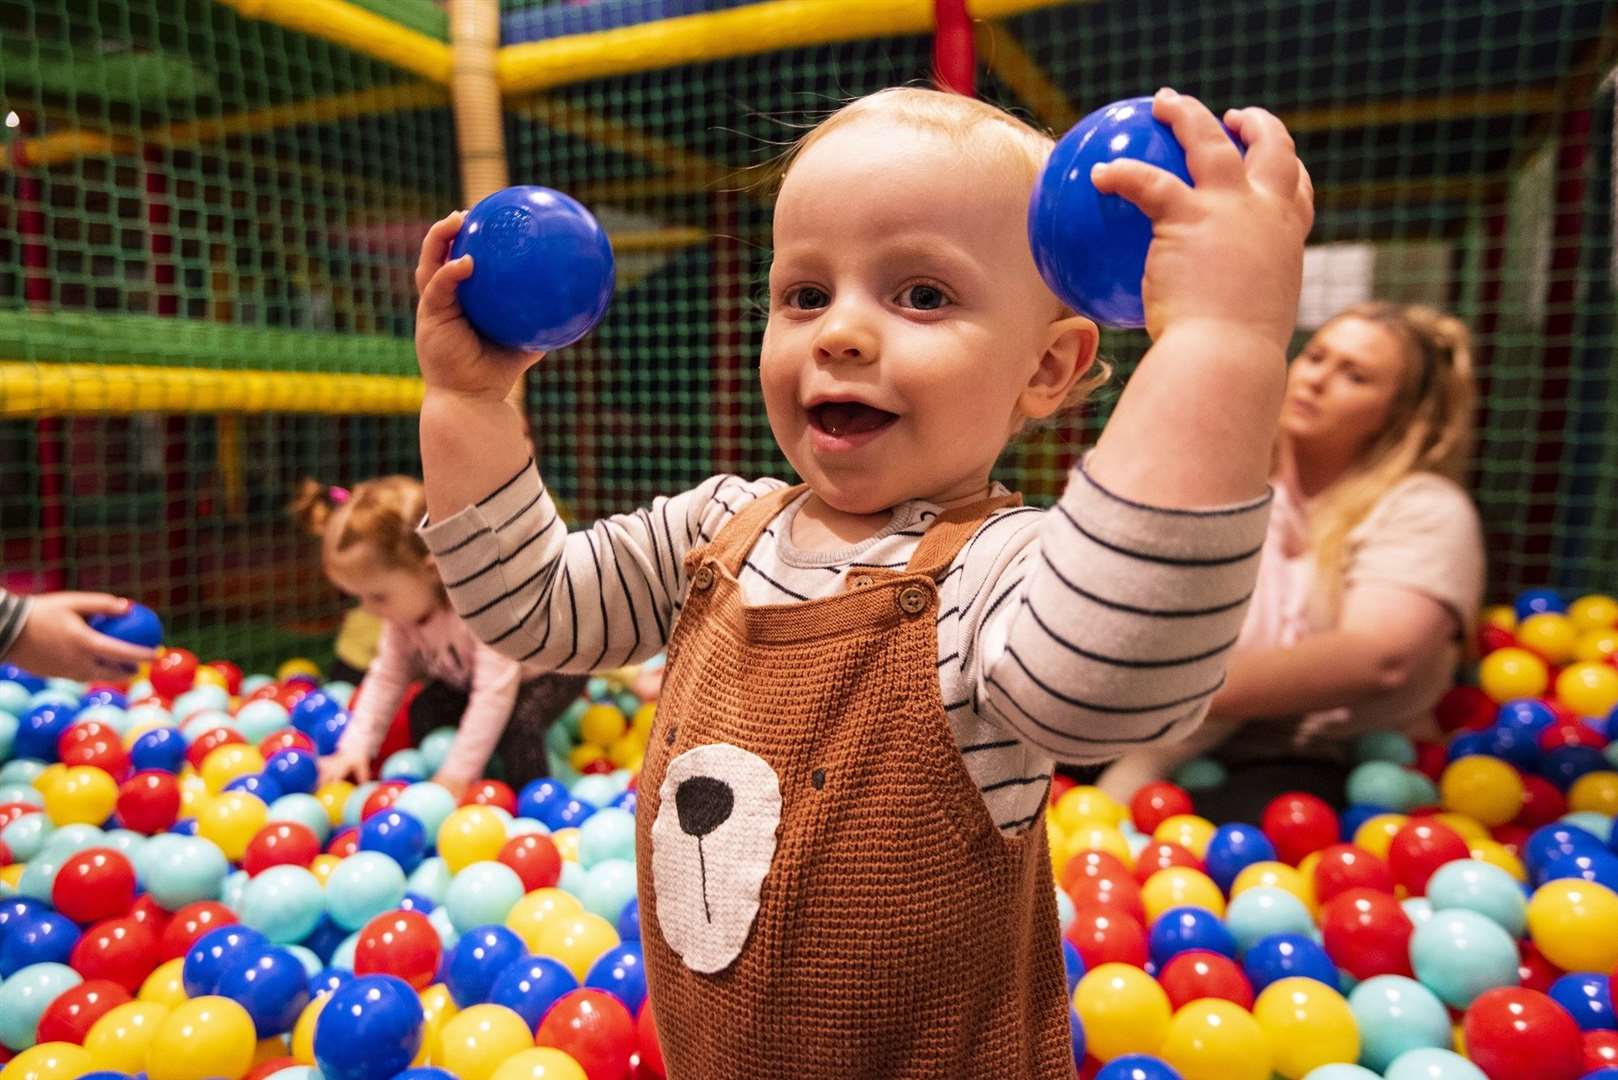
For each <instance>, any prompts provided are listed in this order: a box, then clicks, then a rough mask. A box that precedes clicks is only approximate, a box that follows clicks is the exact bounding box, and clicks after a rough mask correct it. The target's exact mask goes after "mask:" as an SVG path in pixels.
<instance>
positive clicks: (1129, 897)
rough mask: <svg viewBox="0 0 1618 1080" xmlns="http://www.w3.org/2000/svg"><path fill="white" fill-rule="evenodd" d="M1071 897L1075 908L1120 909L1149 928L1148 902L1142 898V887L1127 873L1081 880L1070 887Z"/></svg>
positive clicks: (1075, 881)
mask: <svg viewBox="0 0 1618 1080" xmlns="http://www.w3.org/2000/svg"><path fill="white" fill-rule="evenodd" d="M1067 895H1068V899H1069V900H1072V901H1073V907H1074V908H1075V909H1078V908H1083V907H1110V908H1117V909H1118V910H1119V911H1125V912H1128V913H1129V914H1130V915H1133V916H1134V917H1135V918H1136V920H1138V921H1139V922H1140V924H1141V925H1142V926H1145V925H1146V901H1145V900H1144V899H1143V898H1142V896H1141V887H1140V884H1139V882H1137V881H1136V880H1135V879H1134V878H1132V877H1130V876H1129V875H1128V874H1127V873H1124V874H1096V875H1094V876H1092V877H1081V878H1077V879H1075V880H1074V882H1073V884H1072V885H1071V886H1070V887H1069V888H1068V890H1067Z"/></svg>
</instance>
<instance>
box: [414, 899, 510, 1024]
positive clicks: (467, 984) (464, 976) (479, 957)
mask: <svg viewBox="0 0 1618 1080" xmlns="http://www.w3.org/2000/svg"><path fill="white" fill-rule="evenodd" d="M435 914H436V913H435ZM527 955H528V948H527V946H525V945H524V944H523V941H522V938H520V937H518V936H517V935H516V934H515V933H514V932H513V931H511V930H509V929H507V928H506V927H504V926H479V927H476V928H474V929H472V930H468V931H467V932H466V933H465V934H463V935H462V936H461V940H460V941H458V942H456V944H455V947H454V948H453V949H451V950H450V953H449V959H448V960H447V961H446V962H445V964H444V973H443V975H444V985H445V986H447V987H448V988H449V993H450V996H451V997H453V998H454V999H455V1004H457V1005H459V1006H460V1007H461V1008H463V1009H464V1008H466V1007H467V1006H469V1005H480V1004H482V1003H483V1002H485V1001H488V1000H489V992H490V990H492V989H493V987H494V982H495V980H496V979H498V978H499V977H500V975H501V973H503V972H504V971H505V970H506V969H507V968H508V967H510V966H511V965H512V964H515V963H516V962H517V961H518V960H521V959H523V958H524V957H526V956H527Z"/></svg>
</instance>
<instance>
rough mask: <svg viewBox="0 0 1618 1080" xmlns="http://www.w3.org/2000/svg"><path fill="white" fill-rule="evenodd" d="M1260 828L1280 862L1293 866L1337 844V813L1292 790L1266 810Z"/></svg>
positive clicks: (1317, 800)
mask: <svg viewBox="0 0 1618 1080" xmlns="http://www.w3.org/2000/svg"><path fill="white" fill-rule="evenodd" d="M1259 827H1260V828H1261V829H1262V830H1263V832H1264V835H1265V836H1267V837H1269V839H1270V843H1272V844H1273V845H1275V850H1276V854H1277V855H1278V856H1279V857H1280V859H1281V861H1282V862H1284V863H1287V864H1288V865H1292V866H1296V865H1297V864H1298V863H1299V862H1301V861H1302V860H1303V857H1304V856H1305V855H1308V854H1309V853H1310V852H1314V851H1319V850H1321V849H1322V848H1326V847H1329V846H1331V845H1332V844H1335V843H1337V837H1338V824H1337V814H1336V813H1335V812H1334V811H1333V810H1332V808H1331V807H1330V806H1328V805H1327V804H1326V802H1325V801H1324V800H1323V799H1320V798H1318V797H1316V796H1314V795H1309V794H1307V793H1305V792H1301V791H1294V792H1288V793H1286V794H1283V795H1278V796H1276V798H1275V799H1273V800H1271V802H1270V804H1269V806H1267V807H1265V809H1264V814H1263V817H1262V818H1261V820H1260V823H1259Z"/></svg>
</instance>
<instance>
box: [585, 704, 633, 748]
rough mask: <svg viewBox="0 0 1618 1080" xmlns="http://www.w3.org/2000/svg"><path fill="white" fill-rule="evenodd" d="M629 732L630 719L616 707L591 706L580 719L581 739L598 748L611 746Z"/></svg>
mask: <svg viewBox="0 0 1618 1080" xmlns="http://www.w3.org/2000/svg"><path fill="white" fill-rule="evenodd" d="M628 730H629V719H628V718H627V717H626V716H624V714H623V713H622V712H620V711H619V710H618V706H616V705H591V706H590V707H589V708H587V709H585V710H584V715H583V716H581V717H579V738H580V739H582V740H584V741H585V742H587V743H595V744H596V745H597V746H611V745H612V744H613V743H615V742H617V741H618V740H619V739H621V738H623V737H624V732H626V731H628Z"/></svg>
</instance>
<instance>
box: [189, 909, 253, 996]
mask: <svg viewBox="0 0 1618 1080" xmlns="http://www.w3.org/2000/svg"><path fill="white" fill-rule="evenodd" d="M266 944H267V941H266V939H265V937H264V935H263V934H261V933H259V932H258V931H257V930H254V929H253V928H252V927H250V926H240V925H238V926H221V927H220V928H219V929H217V930H210V931H208V932H207V933H206V934H203V935H202V936H201V937H199V938H198V939H197V940H196V942H195V944H193V945H192V946H191V948H190V949H189V950H188V951H187V952H186V954H185V967H184V968H183V969H182V973H181V977H182V978H183V979H184V981H185V992H186V993H187V994H189V995H190V996H191V997H194V998H195V997H203V996H205V995H208V994H212V993H215V992H216V991H217V990H218V988H219V980H220V979H221V978H222V977H223V976H224V974H225V972H226V971H228V970H230V969H231V968H232V967H235V966H236V965H238V964H240V963H242V962H244V961H245V960H246V959H247V958H248V957H249V956H251V955H252V954H253V953H255V952H256V951H257V950H259V949H260V948H262V947H263V946H264V945H266Z"/></svg>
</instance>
